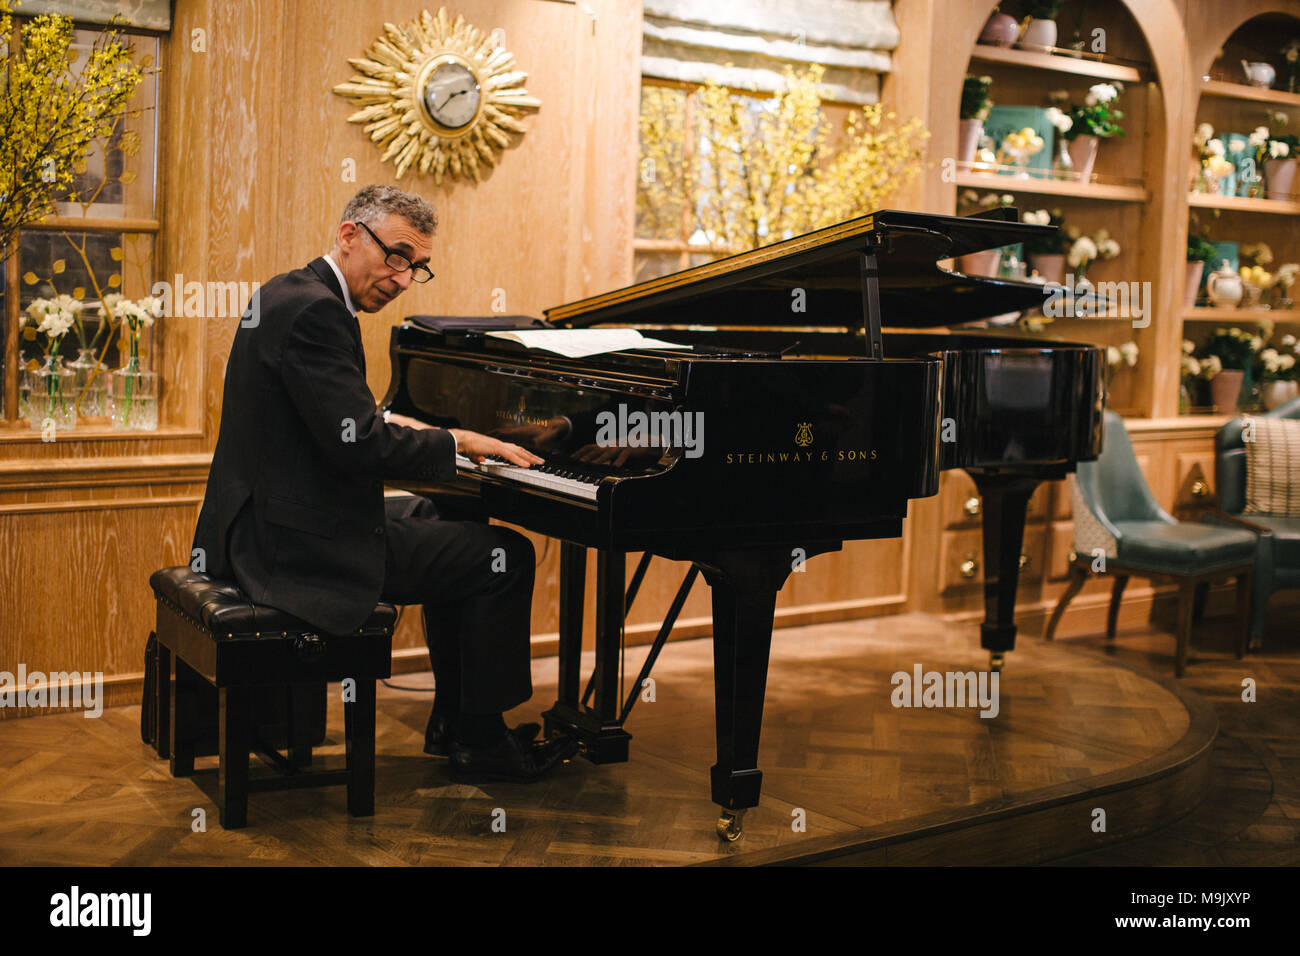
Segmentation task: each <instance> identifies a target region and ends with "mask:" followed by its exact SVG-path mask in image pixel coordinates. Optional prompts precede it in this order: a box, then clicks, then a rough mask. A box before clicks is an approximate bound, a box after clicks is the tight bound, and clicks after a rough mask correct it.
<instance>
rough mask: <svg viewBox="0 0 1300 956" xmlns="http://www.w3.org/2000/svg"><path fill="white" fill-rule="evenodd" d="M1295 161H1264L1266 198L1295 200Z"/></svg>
mask: <svg viewBox="0 0 1300 956" xmlns="http://www.w3.org/2000/svg"><path fill="white" fill-rule="evenodd" d="M1295 167H1296V161H1295V160H1294V159H1266V160H1264V196H1265V197H1266V198H1268V199H1294V198H1295V196H1294V192H1295V189H1294V187H1295Z"/></svg>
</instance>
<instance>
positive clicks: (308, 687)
mask: <svg viewBox="0 0 1300 956" xmlns="http://www.w3.org/2000/svg"><path fill="white" fill-rule="evenodd" d="M316 687H317V685H315V684H290V685H289V764H290V765H291V766H292V767H293V768H294V769H295V770H301V769H303V768H304V767H310V766H311V707H312V691H314V690H316Z"/></svg>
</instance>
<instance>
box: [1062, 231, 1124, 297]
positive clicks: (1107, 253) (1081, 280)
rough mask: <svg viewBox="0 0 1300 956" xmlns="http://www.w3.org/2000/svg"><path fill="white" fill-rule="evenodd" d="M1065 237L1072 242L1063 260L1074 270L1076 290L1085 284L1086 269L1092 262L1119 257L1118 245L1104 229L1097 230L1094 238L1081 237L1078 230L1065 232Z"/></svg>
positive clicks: (1086, 277) (1086, 278) (1086, 279)
mask: <svg viewBox="0 0 1300 956" xmlns="http://www.w3.org/2000/svg"><path fill="white" fill-rule="evenodd" d="M1066 235H1068V236H1069V237H1070V239H1071V240H1073V241H1072V243H1071V245H1070V251H1069V252H1068V253H1066V257H1065V258H1066V262H1068V263H1069V265H1070V268H1071V269H1073V270H1074V271H1073V278H1074V285H1075V287H1076V288H1078V287H1079V286H1080V285H1084V284H1086V283H1087V281H1088V269H1089V267H1091V266H1092V264H1093V263H1094V262H1096V261H1097V260H1098V259H1114V258H1115V257H1116V256H1118V255H1119V252H1120V249H1119V243H1118V242H1116V241H1115V240H1114V239H1112V238H1111V237H1110V233H1109V232H1108V231H1107V230H1105V229H1098V230H1097V234H1096V235H1095V236H1084V235H1081V234H1080V233H1079V230H1078V229H1070V230H1067V232H1066Z"/></svg>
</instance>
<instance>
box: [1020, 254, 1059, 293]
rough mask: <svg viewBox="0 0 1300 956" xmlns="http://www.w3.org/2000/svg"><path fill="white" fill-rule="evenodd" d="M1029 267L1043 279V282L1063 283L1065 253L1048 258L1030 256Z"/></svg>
mask: <svg viewBox="0 0 1300 956" xmlns="http://www.w3.org/2000/svg"><path fill="white" fill-rule="evenodd" d="M1029 267H1030V268H1031V269H1033V270H1034V271H1035V272H1037V273H1038V274H1039V275H1040V276H1042V277H1043V281H1044V282H1055V283H1056V284H1057V285H1062V284H1063V283H1064V282H1065V253H1063V252H1062V253H1056V254H1054V255H1048V256H1030V257H1029Z"/></svg>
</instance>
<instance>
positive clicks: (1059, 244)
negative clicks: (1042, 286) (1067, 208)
mask: <svg viewBox="0 0 1300 956" xmlns="http://www.w3.org/2000/svg"><path fill="white" fill-rule="evenodd" d="M1022 218H1023V219H1024V221H1025V222H1028V223H1033V224H1034V225H1037V226H1055V227H1056V232H1054V233H1053V234H1052V235H1050V236H1035V237H1034V238H1032V239H1026V240H1025V258H1026V259H1028V260H1029V267H1030V268H1031V269H1033V270H1034V271H1035V272H1037V273H1038V274H1039V275H1040V276H1042V277H1043V281H1044V282H1055V283H1057V284H1058V285H1059V284H1061V283H1062V282H1064V281H1065V252H1066V247H1067V246H1068V245H1069V237H1068V236H1066V234H1065V232H1064V230H1063V228H1062V226H1063V225H1064V222H1065V219H1064V217H1063V216H1062V214H1061V210H1059V209H1053V210H1051V211H1050V212H1049V211H1048V210H1046V209H1037V210H1030V211H1028V212H1026V213H1025V214H1024V216H1023V217H1022Z"/></svg>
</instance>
